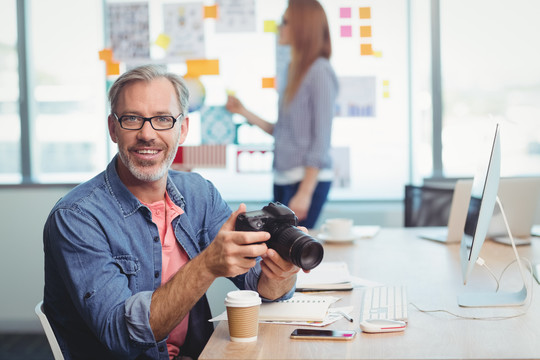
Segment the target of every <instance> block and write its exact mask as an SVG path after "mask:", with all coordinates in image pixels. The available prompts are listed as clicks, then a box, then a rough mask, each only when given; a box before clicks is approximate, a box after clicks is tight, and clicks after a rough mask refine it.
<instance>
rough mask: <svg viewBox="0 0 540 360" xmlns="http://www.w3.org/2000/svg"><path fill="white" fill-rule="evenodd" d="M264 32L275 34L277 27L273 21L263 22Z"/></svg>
mask: <svg viewBox="0 0 540 360" xmlns="http://www.w3.org/2000/svg"><path fill="white" fill-rule="evenodd" d="M264 32H269V33H277V32H278V27H277V24H276V21H275V20H265V21H264Z"/></svg>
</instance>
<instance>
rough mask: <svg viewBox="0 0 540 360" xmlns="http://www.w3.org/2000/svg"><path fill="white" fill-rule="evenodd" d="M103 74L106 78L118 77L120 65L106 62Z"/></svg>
mask: <svg viewBox="0 0 540 360" xmlns="http://www.w3.org/2000/svg"><path fill="white" fill-rule="evenodd" d="M105 72H106V74H107V76H110V75H120V63H117V62H113V61H107V62H106V63H105Z"/></svg>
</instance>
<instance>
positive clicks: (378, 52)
mask: <svg viewBox="0 0 540 360" xmlns="http://www.w3.org/2000/svg"><path fill="white" fill-rule="evenodd" d="M373 56H375V57H378V58H380V57H382V51H373Z"/></svg>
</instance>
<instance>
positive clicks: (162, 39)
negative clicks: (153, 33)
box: [156, 34, 171, 50]
mask: <svg viewBox="0 0 540 360" xmlns="http://www.w3.org/2000/svg"><path fill="white" fill-rule="evenodd" d="M170 44H171V38H170V36H169V35H166V34H159V35H158V37H157V39H156V45H157V46H159V47H162V48H163V49H165V50H167V49H168V48H169V45H170Z"/></svg>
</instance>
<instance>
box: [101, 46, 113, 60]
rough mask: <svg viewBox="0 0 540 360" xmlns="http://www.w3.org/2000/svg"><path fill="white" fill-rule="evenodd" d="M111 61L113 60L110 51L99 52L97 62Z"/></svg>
mask: <svg viewBox="0 0 540 360" xmlns="http://www.w3.org/2000/svg"><path fill="white" fill-rule="evenodd" d="M112 59H113V52H112V49H103V50H101V51H100V52H99V60H103V61H105V62H108V61H112Z"/></svg>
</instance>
